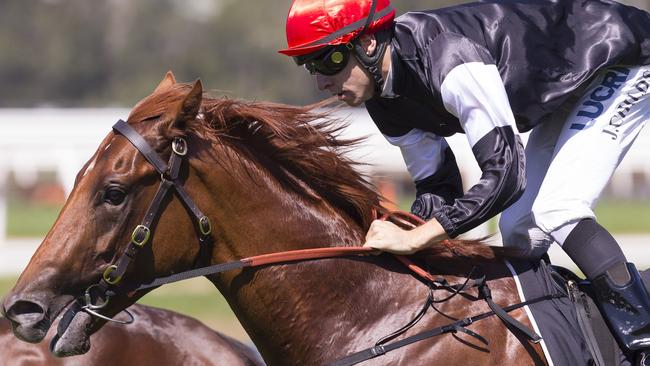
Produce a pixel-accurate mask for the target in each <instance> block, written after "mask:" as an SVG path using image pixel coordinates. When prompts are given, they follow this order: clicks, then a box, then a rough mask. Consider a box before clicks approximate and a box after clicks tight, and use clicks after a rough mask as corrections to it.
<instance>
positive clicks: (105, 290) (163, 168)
mask: <svg viewBox="0 0 650 366" xmlns="http://www.w3.org/2000/svg"><path fill="white" fill-rule="evenodd" d="M113 131H114V132H115V133H116V134H120V135H122V136H124V137H126V139H127V140H129V142H131V144H132V145H133V146H134V147H135V148H136V149H137V150H138V151H139V152H140V153H141V154H142V155H143V156H144V157H145V159H146V160H147V161H148V162H149V163H151V165H153V167H154V168H155V169H156V171H157V172H158V173H159V174H160V185H159V186H158V191H157V192H156V195H155V196H154V198H153V200H152V201H151V203H150V204H149V208H148V209H147V212H146V214H145V215H144V218H143V219H142V222H141V223H140V225H138V226H136V227H135V229H134V230H133V233H132V234H131V240H130V242H129V244H128V245H127V247H126V249H125V250H124V252H123V253H122V255H121V256H120V257H119V258H118V259H117V260H116V261H115V262H113V264H111V265H109V266H108V267H106V269H105V270H104V272H103V274H102V278H101V280H100V281H99V282H98V283H96V284H93V285H91V286H90V287H88V288H87V289H86V291H85V292H84V296H82V297H80V298H78V299H77V301H76V302H75V304H74V305H73V306H72V307H71V308H70V310H68V311H67V312H66V314H65V315H64V318H63V319H62V320H61V322H60V323H59V330H63V331H65V328H67V326H68V325H69V322H70V321H72V318H73V317H74V315H75V314H76V313H77V312H78V311H85V312H87V313H89V314H91V315H93V316H96V317H99V318H102V319H104V320H107V321H112V322H117V323H132V322H133V316H132V315H131V314H130V313H128V311H126V312H127V314H128V315H129V318H130V319H129V320H127V321H120V320H115V319H111V318H110V317H108V316H105V315H102V314H100V313H99V312H98V311H99V310H101V309H103V308H104V307H106V305H108V302H109V300H110V298H111V296H113V295H114V294H115V293H117V292H118V291H117V289H118V287H119V285H120V283H121V282H122V278H123V277H124V274H125V273H126V271H127V269H128V268H129V264H130V263H131V261H133V260H134V259H135V257H136V256H137V254H138V252H139V251H140V249H141V248H142V247H144V246H145V245H146V244H147V243H148V242H149V239H150V237H151V234H152V231H153V228H152V225H153V224H154V221H155V220H157V219H158V218H159V217H160V215H161V213H162V211H163V207H162V203H163V201H164V200H165V198H166V197H167V195H168V194H169V192H170V191H171V190H172V189H173V190H174V191H175V192H176V194H177V196H178V198H179V199H180V200H181V202H183V205H184V206H185V208H186V209H187V210H188V211H189V213H190V214H191V215H192V216H193V218H194V221H195V222H196V224H197V229H198V230H197V235H198V238H199V246H200V252H199V256H198V257H197V260H200V259H201V258H202V257H205V258H207V257H208V256H209V253H210V252H211V250H212V246H213V240H212V236H211V235H210V234H211V233H212V227H211V224H210V219H209V218H208V217H207V216H205V215H204V214H203V212H201V210H200V209H199V208H198V206H197V205H196V204H195V203H194V201H193V200H192V199H191V198H190V197H189V195H188V194H187V192H186V191H185V189H184V188H183V186H182V183H183V182H182V181H181V180H180V179H179V172H180V168H181V165H182V163H183V160H184V157H185V156H186V155H187V151H188V148H187V142H186V141H185V139H184V138H182V137H175V138H174V139H173V141H172V144H171V149H172V153H171V155H170V156H169V162H168V163H165V162H164V161H163V160H162V159H161V158H160V156H159V155H158V154H157V153H156V151H155V150H154V149H153V148H152V147H151V146H150V145H149V144H148V143H147V142H146V141H145V139H144V138H143V137H142V136H141V135H140V134H139V133H138V132H137V131H136V130H135V129H133V127H131V126H130V125H129V124H128V123H126V122H124V121H123V120H119V121H117V123H115V125H113ZM75 308H76V309H75ZM66 318H69V319H67V321H65V322H64V320H66ZM61 323H63V324H61ZM61 327H63V329H61ZM59 334H62V332H59Z"/></svg>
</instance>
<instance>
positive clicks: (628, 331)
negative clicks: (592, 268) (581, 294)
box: [591, 263, 650, 366]
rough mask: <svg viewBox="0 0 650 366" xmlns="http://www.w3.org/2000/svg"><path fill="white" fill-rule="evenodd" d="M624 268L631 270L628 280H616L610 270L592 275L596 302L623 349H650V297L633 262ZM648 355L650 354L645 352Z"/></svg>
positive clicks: (631, 350)
mask: <svg viewBox="0 0 650 366" xmlns="http://www.w3.org/2000/svg"><path fill="white" fill-rule="evenodd" d="M625 268H626V269H627V273H628V274H629V281H628V282H627V283H624V284H617V283H616V281H615V280H613V279H612V278H611V277H610V276H611V275H610V274H608V273H604V274H602V275H600V276H598V277H596V278H595V279H593V281H592V282H591V283H592V289H593V291H594V294H595V295H596V296H595V300H596V304H597V305H598V308H599V309H600V312H601V314H603V317H604V318H605V321H606V322H607V324H608V325H609V328H610V330H611V331H612V334H613V335H614V337H615V338H616V339H617V340H618V342H619V344H620V346H621V347H623V350H624V352H632V353H636V352H645V353H648V352H649V351H648V348H649V347H650V297H649V296H648V292H647V290H646V288H645V286H644V284H643V282H642V280H641V277H640V275H639V272H638V271H637V270H636V268H635V267H634V264H632V263H626V264H625ZM645 358H646V359H648V358H650V356H648V355H647V354H646V356H645ZM644 362H646V363H647V362H650V360H649V361H644ZM648 366H650V365H648Z"/></svg>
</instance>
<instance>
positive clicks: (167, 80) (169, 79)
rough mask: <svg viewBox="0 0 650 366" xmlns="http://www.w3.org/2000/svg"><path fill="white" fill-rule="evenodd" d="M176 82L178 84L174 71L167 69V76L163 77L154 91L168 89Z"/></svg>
mask: <svg viewBox="0 0 650 366" xmlns="http://www.w3.org/2000/svg"><path fill="white" fill-rule="evenodd" d="M174 84H176V78H175V77H174V73H173V72H171V70H169V71H167V73H166V74H165V77H163V79H162V81H161V82H160V84H158V86H157V87H156V89H154V91H153V92H154V93H156V92H159V91H161V90H163V89H167V88H169V87H170V86H172V85H174Z"/></svg>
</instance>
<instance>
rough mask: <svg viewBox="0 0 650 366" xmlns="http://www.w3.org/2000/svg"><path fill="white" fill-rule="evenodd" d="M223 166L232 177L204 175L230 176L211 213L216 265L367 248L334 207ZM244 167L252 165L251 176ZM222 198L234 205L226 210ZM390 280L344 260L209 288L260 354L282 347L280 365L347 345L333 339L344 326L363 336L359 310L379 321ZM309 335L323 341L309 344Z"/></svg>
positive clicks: (223, 280) (233, 277) (241, 276)
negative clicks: (324, 249)
mask: <svg viewBox="0 0 650 366" xmlns="http://www.w3.org/2000/svg"><path fill="white" fill-rule="evenodd" d="M220 165H221V166H222V168H223V169H224V170H229V173H225V172H221V173H219V172H218V171H215V169H211V170H209V169H208V170H207V172H206V173H205V174H230V175H231V179H229V182H224V183H223V184H221V185H220V189H214V190H212V191H211V194H212V195H213V202H215V205H214V206H215V207H219V208H218V209H217V208H215V210H216V211H220V212H216V213H215V216H217V217H223V218H224V219H223V220H221V221H220V222H217V223H216V224H215V226H216V228H217V231H218V232H220V234H218V235H219V236H220V240H219V239H218V240H217V244H216V250H215V255H214V258H213V262H215V263H220V262H224V261H227V260H232V259H234V258H241V257H248V256H253V255H258V254H264V253H273V252H280V251H287V250H293V249H303V248H311V247H331V246H352V245H362V243H363V238H364V234H365V232H364V230H363V229H362V228H361V227H360V226H359V225H358V224H356V223H354V222H353V220H352V219H350V218H349V216H348V215H347V214H345V212H343V211H342V210H340V209H338V208H336V207H335V206H334V205H331V204H330V203H328V202H326V201H325V200H314V199H310V198H307V197H305V196H304V195H302V194H298V193H296V192H293V191H290V190H287V189H286V188H284V187H283V186H282V185H281V184H280V183H279V182H277V181H276V180H274V179H273V178H272V177H271V176H270V175H269V174H267V173H266V172H264V171H263V170H262V169H259V168H258V167H257V166H256V165H255V164H248V163H247V162H246V161H243V162H242V161H238V162H235V163H234V164H230V163H228V162H224V161H223V160H222V161H221V162H220ZM242 165H247V167H246V168H247V171H246V173H242V170H241V167H242ZM237 166H239V171H238V172H237V171H236V167H237ZM213 179H218V178H216V177H213ZM208 181H210V180H208ZM221 181H222V182H223V179H221ZM251 192H254V194H253V195H251ZM223 197H229V198H230V199H228V200H227V202H226V201H224V200H223ZM242 197H243V199H242ZM226 218H227V219H226ZM224 249H225V250H224ZM382 260H384V259H378V258H377V259H375V258H373V261H375V262H381V261H382ZM391 276H394V273H391V272H389V271H384V270H382V269H381V268H380V267H379V266H376V265H374V264H369V263H367V261H358V260H353V259H349V258H347V259H345V258H340V259H327V260H319V261H307V262H301V263H295V264H288V265H282V266H269V267H266V268H261V269H247V270H244V271H242V272H238V273H234V272H231V273H226V274H223V275H220V276H218V277H214V278H212V279H211V280H212V281H213V283H214V284H215V285H216V286H217V287H218V288H219V290H220V291H221V292H222V294H223V295H224V296H225V297H226V299H227V301H228V302H229V304H230V306H231V307H232V309H233V310H234V312H235V313H236V314H237V317H238V318H239V320H240V321H241V322H242V324H243V326H244V327H245V328H246V330H247V332H248V333H249V335H250V336H251V338H252V339H253V340H254V341H255V343H256V345H257V346H258V348H260V350H261V351H262V353H265V349H268V350H273V349H278V347H282V348H284V349H286V350H287V352H288V353H289V354H287V353H283V357H290V358H292V359H293V361H292V362H290V363H293V362H303V361H305V362H306V361H307V360H309V362H312V361H315V360H316V359H318V357H324V356H323V355H322V354H318V353H319V352H318V350H316V349H313V347H312V348H310V347H309V345H313V344H314V342H322V339H331V341H330V342H335V341H334V339H336V341H337V342H342V344H344V342H346V338H345V336H341V335H338V336H335V334H334V332H337V329H339V327H340V326H349V327H353V328H355V329H360V328H363V327H364V321H363V320H362V319H360V318H359V316H360V313H359V310H360V309H363V312H362V313H363V317H364V318H367V319H375V320H376V319H379V318H381V315H380V314H381V313H382V309H385V306H387V304H385V302H386V301H387V300H385V299H382V296H381V293H382V292H381V291H378V289H379V288H382V287H383V286H386V285H387V284H390V283H393V282H394V281H391ZM405 287H406V286H405ZM334 323H335V324H334ZM327 324H330V325H327ZM309 329H313V330H311V332H310V331H307V330H309ZM314 330H315V334H314ZM327 332H332V334H331V335H328V334H327ZM310 335H313V336H314V337H317V338H318V339H311V340H310V339H309V338H310ZM328 346H333V344H329V345H328ZM321 352H322V350H321ZM268 354H271V355H273V354H274V353H273V352H271V351H269V352H268ZM268 354H267V355H268ZM275 354H277V352H276V353H275ZM284 361H285V362H286V361H287V360H286V359H285V360H284Z"/></svg>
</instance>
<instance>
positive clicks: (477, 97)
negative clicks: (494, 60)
mask: <svg viewBox="0 0 650 366" xmlns="http://www.w3.org/2000/svg"><path fill="white" fill-rule="evenodd" d="M440 90H441V93H442V101H443V103H444V105H445V108H446V109H447V110H448V111H449V113H451V114H453V115H454V116H456V117H458V119H459V120H460V125H461V127H462V128H463V130H464V131H465V134H467V139H468V140H469V143H470V145H471V146H472V147H473V146H474V145H475V144H476V143H477V142H478V141H479V140H480V139H481V138H482V137H483V136H485V135H487V134H488V133H489V132H490V131H492V130H493V129H494V128H495V127H503V126H513V128H514V125H515V117H514V115H513V114H512V109H511V108H510V102H509V101H508V95H507V94H506V90H505V87H504V86H503V81H502V80H501V75H499V70H497V68H496V66H495V65H486V64H484V63H482V62H468V63H464V64H460V65H458V66H456V67H454V68H453V69H452V70H451V71H450V72H449V73H448V74H447V76H446V77H445V79H444V81H443V82H442V85H441V86H440ZM515 131H516V130H515Z"/></svg>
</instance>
